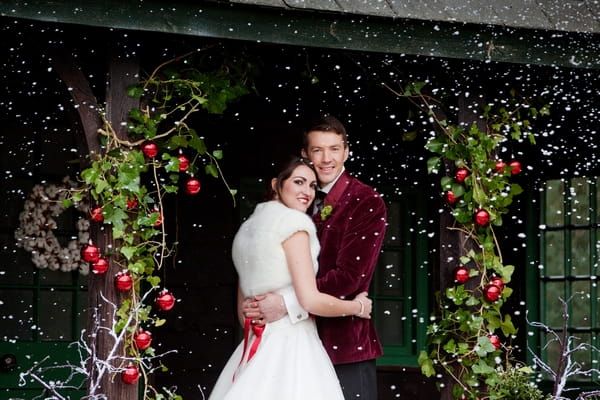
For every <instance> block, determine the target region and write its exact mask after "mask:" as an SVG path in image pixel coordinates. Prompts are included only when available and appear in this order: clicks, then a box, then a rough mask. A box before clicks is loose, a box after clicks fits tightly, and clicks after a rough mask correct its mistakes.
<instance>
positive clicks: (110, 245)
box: [54, 53, 139, 399]
mask: <svg viewBox="0 0 600 400" xmlns="http://www.w3.org/2000/svg"><path fill="white" fill-rule="evenodd" d="M54 61H55V67H56V69H57V72H58V73H59V75H60V77H61V79H62V80H63V82H64V83H65V84H66V86H67V87H68V88H69V92H70V94H71V97H72V98H73V101H74V102H75V104H76V105H77V106H78V107H77V112H78V114H79V118H80V119H81V125H82V127H83V132H81V131H79V132H80V133H81V134H83V136H82V137H78V138H77V142H78V144H79V148H80V158H81V160H82V164H81V165H82V168H85V167H86V166H88V165H89V163H90V159H89V158H88V156H90V155H91V156H92V157H93V153H96V154H100V153H101V151H102V148H101V146H100V140H99V137H98V135H99V134H98V130H99V129H100V128H102V125H103V120H102V118H101V115H100V109H99V107H98V103H97V100H96V98H95V96H94V94H93V93H92V90H91V88H90V85H89V83H88V81H87V79H86V78H85V76H84V74H83V72H82V71H81V69H80V68H78V67H77V65H76V64H75V61H74V60H73V58H72V57H71V56H70V55H69V54H67V53H59V54H56V55H55V60H54ZM108 63H109V66H108V69H109V73H108V86H107V88H106V119H107V120H108V121H110V122H111V124H112V126H113V128H114V130H115V132H116V134H117V137H119V138H121V139H124V138H126V134H127V126H126V125H123V124H122V123H121V122H123V121H126V118H127V115H128V113H129V111H130V109H131V108H132V107H134V106H136V105H137V104H138V103H137V100H136V99H131V98H129V97H128V96H127V92H126V88H127V86H128V85H129V84H131V83H134V82H136V81H137V79H138V78H137V76H138V75H137V74H138V71H139V62H138V60H137V59H136V58H127V57H124V56H121V57H118V56H115V55H111V57H110V58H109V60H108ZM90 238H91V239H92V241H93V242H94V244H95V245H96V246H98V248H99V249H100V252H101V254H103V255H105V256H106V255H107V254H110V252H111V251H114V249H115V243H114V240H113V238H112V232H111V229H110V227H99V226H97V225H92V227H91V229H90ZM106 258H107V259H108V261H109V265H110V267H109V270H108V271H107V272H106V273H105V274H102V275H94V274H90V275H89V279H88V323H87V332H88V336H87V341H88V346H89V348H90V349H92V351H93V354H92V357H94V358H96V359H98V360H107V359H108V357H109V352H110V351H111V350H113V349H114V347H115V342H114V339H113V336H112V335H111V334H110V333H109V332H110V331H112V328H113V317H114V312H115V310H114V307H113V305H115V306H116V307H119V306H120V304H121V302H122V300H123V297H124V295H122V294H120V293H118V292H117V290H116V288H115V283H114V277H115V275H116V274H117V272H119V268H118V267H117V264H116V263H115V262H114V258H113V257H112V256H108V257H106ZM103 297H104V298H103ZM105 299H106V300H105ZM107 301H108V302H107ZM111 303H112V304H111ZM94 310H95V312H94ZM100 326H101V327H102V329H98V327H100ZM123 352H124V349H123V344H122V343H117V354H124V353H123ZM113 366H114V367H124V366H125V365H124V364H122V363H120V362H119V361H118V360H116V362H114V363H113ZM88 372H89V374H90V376H89V380H90V382H91V381H94V380H96V379H97V378H98V369H97V368H96V365H91V364H89V365H88ZM91 390H92V388H91V387H90V385H88V395H90V394H92V393H91V392H90V391H91ZM100 393H101V394H103V395H105V396H106V398H108V399H137V398H138V386H137V385H130V384H125V383H123V382H122V381H121V378H120V376H119V375H118V374H117V375H115V374H112V373H107V374H104V375H103V376H102V378H101V379H100V382H99V388H98V389H97V390H95V393H93V394H96V395H97V394H100Z"/></svg>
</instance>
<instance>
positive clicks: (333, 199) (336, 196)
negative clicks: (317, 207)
mask: <svg viewBox="0 0 600 400" xmlns="http://www.w3.org/2000/svg"><path fill="white" fill-rule="evenodd" d="M350 179H351V177H350V175H349V174H348V172H347V171H344V172H343V173H342V176H340V178H339V179H338V180H337V182H336V183H335V185H333V187H332V188H331V190H330V191H329V193H327V196H325V198H324V199H323V204H324V207H327V206H331V207H332V210H331V213H332V214H333V213H334V212H335V207H336V205H337V203H338V201H339V200H340V198H341V197H342V195H343V194H344V192H345V191H346V188H347V187H348V185H349V184H350ZM328 218H331V215H330V216H329V217H328ZM313 221H314V223H315V224H316V225H317V226H319V225H320V224H321V223H323V220H322V219H321V215H320V213H316V214H315V215H313Z"/></svg>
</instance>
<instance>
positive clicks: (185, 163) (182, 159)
mask: <svg viewBox="0 0 600 400" xmlns="http://www.w3.org/2000/svg"><path fill="white" fill-rule="evenodd" d="M177 159H178V160H179V170H180V171H187V170H188V168H189V167H190V160H188V159H187V157H186V156H184V155H183V154H180V155H178V156H177Z"/></svg>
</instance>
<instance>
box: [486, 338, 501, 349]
mask: <svg viewBox="0 0 600 400" xmlns="http://www.w3.org/2000/svg"><path fill="white" fill-rule="evenodd" d="M488 339H490V343H491V344H492V345H493V346H494V347H495V348H496V350H498V349H499V348H500V338H499V337H498V336H496V335H488Z"/></svg>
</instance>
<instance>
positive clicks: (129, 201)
mask: <svg viewBox="0 0 600 400" xmlns="http://www.w3.org/2000/svg"><path fill="white" fill-rule="evenodd" d="M138 204H139V202H138V199H136V198H135V197H134V198H132V199H130V198H127V209H128V210H133V209H134V208H136V207H137V206H138Z"/></svg>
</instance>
